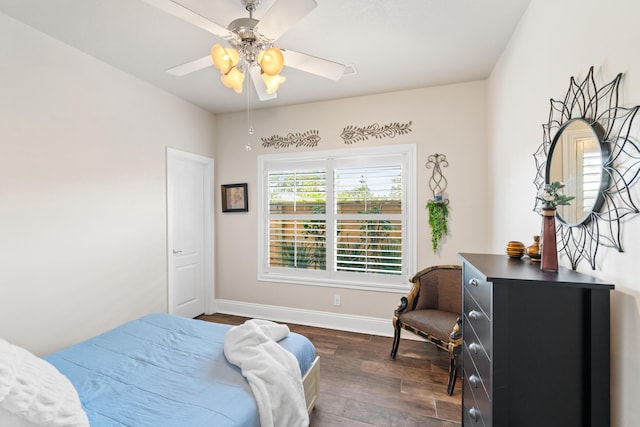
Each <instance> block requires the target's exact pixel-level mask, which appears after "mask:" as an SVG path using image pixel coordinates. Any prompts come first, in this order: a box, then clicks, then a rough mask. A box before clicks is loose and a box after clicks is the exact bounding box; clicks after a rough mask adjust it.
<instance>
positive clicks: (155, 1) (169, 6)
mask: <svg viewBox="0 0 640 427" xmlns="http://www.w3.org/2000/svg"><path fill="white" fill-rule="evenodd" d="M142 1H144V2H145V3H147V4H150V5H151V6H154V7H157V8H158V9H160V10H162V11H164V12H166V13H168V14H170V15H173V16H175V17H176V18H180V19H182V20H183V21H186V22H188V23H190V24H193V25H195V26H197V27H200V28H202V29H203V30H205V31H208V32H210V33H211V34H213V35H216V36H218V37H220V38H225V37H227V36H228V35H229V30H227V29H226V28H225V27H223V26H221V25H218V24H216V23H215V22H212V21H210V20H209V19H207V18H205V17H204V16H202V15H200V14H198V13H196V12H194V11H193V10H191V9H188V8H186V7H184V6H182V5H181V4H178V3H176V2H175V1H172V0H142Z"/></svg>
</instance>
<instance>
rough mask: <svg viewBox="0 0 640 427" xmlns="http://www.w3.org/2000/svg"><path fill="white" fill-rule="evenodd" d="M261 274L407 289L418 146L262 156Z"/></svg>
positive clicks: (293, 280) (294, 280) (282, 278)
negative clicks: (416, 149) (416, 150)
mask: <svg viewBox="0 0 640 427" xmlns="http://www.w3.org/2000/svg"><path fill="white" fill-rule="evenodd" d="M258 164H259V169H260V171H259V176H260V177H261V187H262V188H261V191H260V192H259V205H260V207H261V209H260V218H259V221H260V234H259V239H258V240H259V248H260V253H259V259H260V265H259V279H260V280H269V281H279V282H289V283H300V284H305V285H323V286H340V287H353V288H359V289H375V290H384V291H394V290H398V291H405V290H406V289H407V288H408V274H409V272H411V271H413V266H414V265H415V259H414V258H415V253H416V250H415V245H416V243H415V238H414V237H413V236H415V203H414V202H413V201H414V200H415V167H414V164H415V146H413V145H400V146H391V147H382V148H357V149H345V150H336V151H322V152H320V151H318V152H312V153H301V154H285V155H266V156H260V157H259V161H258Z"/></svg>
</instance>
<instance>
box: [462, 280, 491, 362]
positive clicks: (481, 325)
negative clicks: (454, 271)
mask: <svg viewBox="0 0 640 427" xmlns="http://www.w3.org/2000/svg"><path fill="white" fill-rule="evenodd" d="M463 306H464V322H465V323H464V325H465V327H467V328H468V327H469V326H470V327H471V328H472V329H473V331H474V332H475V335H476V337H478V340H479V341H480V344H482V346H483V347H484V350H485V351H486V352H487V355H488V356H489V359H491V358H492V354H491V353H492V346H491V319H490V318H489V316H488V314H487V313H486V312H485V311H484V310H483V309H482V308H481V307H480V305H479V304H478V302H477V301H476V300H475V299H474V298H473V296H472V295H471V293H470V292H469V290H468V289H465V290H464V304H463Z"/></svg>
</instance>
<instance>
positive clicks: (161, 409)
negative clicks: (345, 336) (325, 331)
mask: <svg viewBox="0 0 640 427" xmlns="http://www.w3.org/2000/svg"><path fill="white" fill-rule="evenodd" d="M229 328H231V326H229V325H222V324H217V323H211V322H205V321H200V320H193V319H185V318H181V317H176V316H172V315H168V314H150V315H147V316H144V317H142V318H140V319H137V320H134V321H131V322H129V323H126V324H124V325H122V326H120V327H118V328H115V329H113V330H111V331H108V332H105V333H104V334H102V335H99V336H97V337H94V338H91V339H89V340H87V341H84V342H82V343H79V344H76V345H74V346H71V347H68V348H66V349H63V350H61V351H58V352H56V353H53V354H50V355H48V356H46V357H45V359H46V360H47V361H48V362H50V363H51V364H53V365H54V366H55V367H56V368H57V369H58V370H59V371H60V372H61V373H62V374H64V375H65V376H66V377H67V378H69V380H70V381H71V382H72V383H73V385H74V386H75V388H76V390H77V391H78V395H79V396H80V400H81V402H82V406H83V408H84V410H85V411H86V413H87V415H88V417H89V422H90V423H91V426H92V427H103V426H135V427H143V426H154V427H155V426H163V427H171V426H176V427H185V426H190V427H196V426H205V425H206V426H216V427H225V426H237V427H245V426H246V427H250V426H255V427H258V426H259V424H260V423H259V415H258V408H257V405H256V402H255V400H254V398H253V394H252V392H251V389H250V387H249V384H248V383H247V381H246V380H245V379H244V377H243V376H242V374H241V372H240V370H239V368H237V367H236V366H234V365H232V364H230V363H229V362H228V361H227V360H226V358H225V356H224V352H223V346H224V336H225V334H226V332H227V331H228V330H229ZM280 344H281V345H282V346H283V347H284V348H285V349H287V350H288V351H290V352H292V353H293V354H294V355H295V356H296V358H297V359H298V363H299V365H300V371H301V372H302V374H303V375H304V374H305V373H306V372H307V370H308V369H309V367H310V366H311V365H312V364H313V361H314V359H315V349H314V347H313V345H312V344H311V342H310V341H309V340H308V339H307V338H305V337H304V336H302V335H299V334H295V333H290V334H289V335H288V336H287V337H286V338H285V339H283V340H281V341H280Z"/></svg>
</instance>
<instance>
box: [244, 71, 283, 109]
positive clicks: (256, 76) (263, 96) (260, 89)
mask: <svg viewBox="0 0 640 427" xmlns="http://www.w3.org/2000/svg"><path fill="white" fill-rule="evenodd" d="M249 74H251V81H252V82H253V86H254V87H255V88H256V92H257V93H258V99H260V101H268V100H270V99H274V98H277V97H278V94H277V93H275V92H274V93H267V85H266V84H264V81H262V76H261V75H260V67H251V68H250V69H249Z"/></svg>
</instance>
